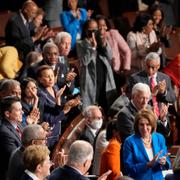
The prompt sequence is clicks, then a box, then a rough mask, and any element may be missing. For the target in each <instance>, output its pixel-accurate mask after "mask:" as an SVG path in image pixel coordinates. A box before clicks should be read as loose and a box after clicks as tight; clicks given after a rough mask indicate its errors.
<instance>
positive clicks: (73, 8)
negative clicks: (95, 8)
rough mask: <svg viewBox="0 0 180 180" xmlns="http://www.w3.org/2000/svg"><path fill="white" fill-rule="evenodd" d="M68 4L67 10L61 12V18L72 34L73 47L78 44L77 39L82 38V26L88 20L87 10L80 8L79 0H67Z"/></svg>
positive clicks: (63, 24)
mask: <svg viewBox="0 0 180 180" xmlns="http://www.w3.org/2000/svg"><path fill="white" fill-rule="evenodd" d="M64 3H67V4H68V7H67V9H66V10H65V11H63V12H62V13H61V14H60V20H61V23H62V26H63V28H64V30H65V31H66V32H68V33H70V34H71V37H72V42H71V49H72V50H73V49H74V48H75V45H76V40H78V39H80V38H81V33H82V27H83V25H84V23H85V22H86V20H87V18H88V17H87V11H86V9H83V8H78V0H65V1H64V2H63V5H64Z"/></svg>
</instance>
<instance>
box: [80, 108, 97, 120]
mask: <svg viewBox="0 0 180 180" xmlns="http://www.w3.org/2000/svg"><path fill="white" fill-rule="evenodd" d="M94 109H99V107H98V106H95V105H90V106H87V107H86V108H85V109H84V111H83V116H84V117H85V118H88V117H92V113H93V110H94Z"/></svg>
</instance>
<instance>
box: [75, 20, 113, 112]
mask: <svg viewBox="0 0 180 180" xmlns="http://www.w3.org/2000/svg"><path fill="white" fill-rule="evenodd" d="M83 37H84V38H83V39H82V41H80V42H78V44H77V53H78V57H79V60H80V66H81V74H80V76H81V77H80V88H81V89H80V91H81V97H82V102H83V108H85V107H87V106H89V105H92V104H95V103H97V104H99V105H100V106H101V107H102V108H103V109H104V111H105V112H107V109H108V108H109V107H110V105H111V104H112V102H113V101H114V100H115V98H116V86H115V83H114V77H113V72H112V68H111V64H110V63H111V62H110V61H111V60H112V52H111V48H110V45H109V43H108V42H107V38H106V36H105V34H101V32H98V25H97V22H96V21H95V20H93V19H91V20H88V21H87V22H86V24H85V26H84V36H83Z"/></svg>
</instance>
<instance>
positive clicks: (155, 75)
mask: <svg viewBox="0 0 180 180" xmlns="http://www.w3.org/2000/svg"><path fill="white" fill-rule="evenodd" d="M151 77H152V76H148V78H149V80H150V79H151ZM153 78H154V79H155V80H156V78H157V72H156V73H155V74H154V75H153Z"/></svg>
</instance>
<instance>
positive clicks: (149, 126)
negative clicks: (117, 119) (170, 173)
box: [123, 110, 171, 180]
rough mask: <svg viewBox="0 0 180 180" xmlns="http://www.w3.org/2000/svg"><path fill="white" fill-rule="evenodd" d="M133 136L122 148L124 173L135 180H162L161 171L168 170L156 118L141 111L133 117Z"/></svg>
mask: <svg viewBox="0 0 180 180" xmlns="http://www.w3.org/2000/svg"><path fill="white" fill-rule="evenodd" d="M134 129H135V134H134V135H132V136H130V137H128V138H127V139H126V140H125V142H124V146H123V162H124V169H125V173H126V174H127V175H128V176H130V177H132V178H134V179H137V180H144V179H146V180H148V179H149V180H156V179H158V180H161V179H162V180H163V179H164V178H163V175H162V170H167V169H169V168H170V166H171V165H170V159H169V157H168V155H169V154H168V153H167V148H166V145H165V139H164V137H163V135H161V134H159V133H156V132H154V131H155V130H156V117H155V115H154V113H153V112H152V111H150V110H142V111H140V112H139V113H138V114H137V115H136V117H135V124H134Z"/></svg>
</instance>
